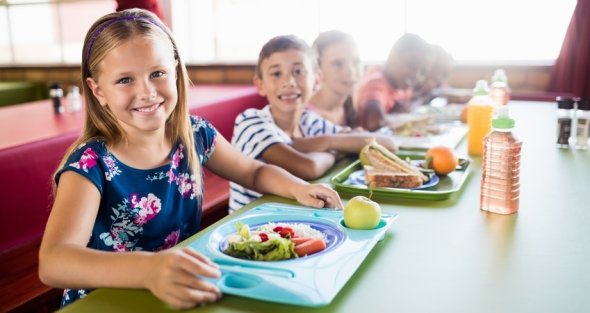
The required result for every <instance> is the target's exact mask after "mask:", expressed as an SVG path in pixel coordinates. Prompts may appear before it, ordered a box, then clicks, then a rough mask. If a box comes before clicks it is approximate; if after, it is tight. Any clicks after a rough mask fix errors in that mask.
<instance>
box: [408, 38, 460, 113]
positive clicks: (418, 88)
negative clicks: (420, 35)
mask: <svg viewBox="0 0 590 313" xmlns="http://www.w3.org/2000/svg"><path fill="white" fill-rule="evenodd" d="M432 51H433V52H432V53H433V58H434V61H433V62H432V66H431V67H430V69H429V70H428V72H427V73H426V77H425V79H424V81H423V82H422V83H421V84H417V85H415V86H414V89H413V91H412V98H411V103H412V106H411V108H410V111H411V110H412V109H413V108H415V107H417V106H420V105H423V104H427V103H429V102H430V101H431V100H432V99H434V98H435V97H438V96H444V95H445V94H446V90H447V89H448V87H447V86H446V84H445V83H446V81H447V78H448V77H449V75H450V73H451V71H452V69H453V63H454V61H453V57H452V56H451V54H449V53H448V52H447V51H446V50H445V49H443V47H441V46H432Z"/></svg>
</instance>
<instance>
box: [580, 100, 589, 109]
mask: <svg viewBox="0 0 590 313" xmlns="http://www.w3.org/2000/svg"><path fill="white" fill-rule="evenodd" d="M578 109H580V110H583V111H590V99H580V101H578Z"/></svg>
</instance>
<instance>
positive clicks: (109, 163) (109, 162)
mask: <svg viewBox="0 0 590 313" xmlns="http://www.w3.org/2000/svg"><path fill="white" fill-rule="evenodd" d="M102 160H103V161H104V164H105V165H106V167H107V169H108V171H106V172H105V173H104V176H105V178H106V180H108V181H111V180H112V179H113V177H115V176H117V175H119V174H121V170H120V169H119V167H118V166H117V162H116V161H115V158H114V157H113V155H111V154H108V155H105V156H104V157H103V158H102Z"/></svg>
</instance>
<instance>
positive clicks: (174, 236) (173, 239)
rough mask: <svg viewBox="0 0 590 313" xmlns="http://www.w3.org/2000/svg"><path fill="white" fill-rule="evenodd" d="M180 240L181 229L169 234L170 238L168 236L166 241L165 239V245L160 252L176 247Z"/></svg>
mask: <svg viewBox="0 0 590 313" xmlns="http://www.w3.org/2000/svg"><path fill="white" fill-rule="evenodd" d="M178 239H180V230H179V229H177V230H175V231H173V232H171V233H170V234H168V236H166V239H164V245H163V246H162V247H161V248H160V250H166V249H169V248H172V247H174V246H175V245H176V244H177V243H178Z"/></svg>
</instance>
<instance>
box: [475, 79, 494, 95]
mask: <svg viewBox="0 0 590 313" xmlns="http://www.w3.org/2000/svg"><path fill="white" fill-rule="evenodd" d="M489 94H490V90H489V88H488V82H487V81H485V80H483V79H482V80H478V81H477V82H476V83H475V88H473V95H474V96H488V95H489Z"/></svg>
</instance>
